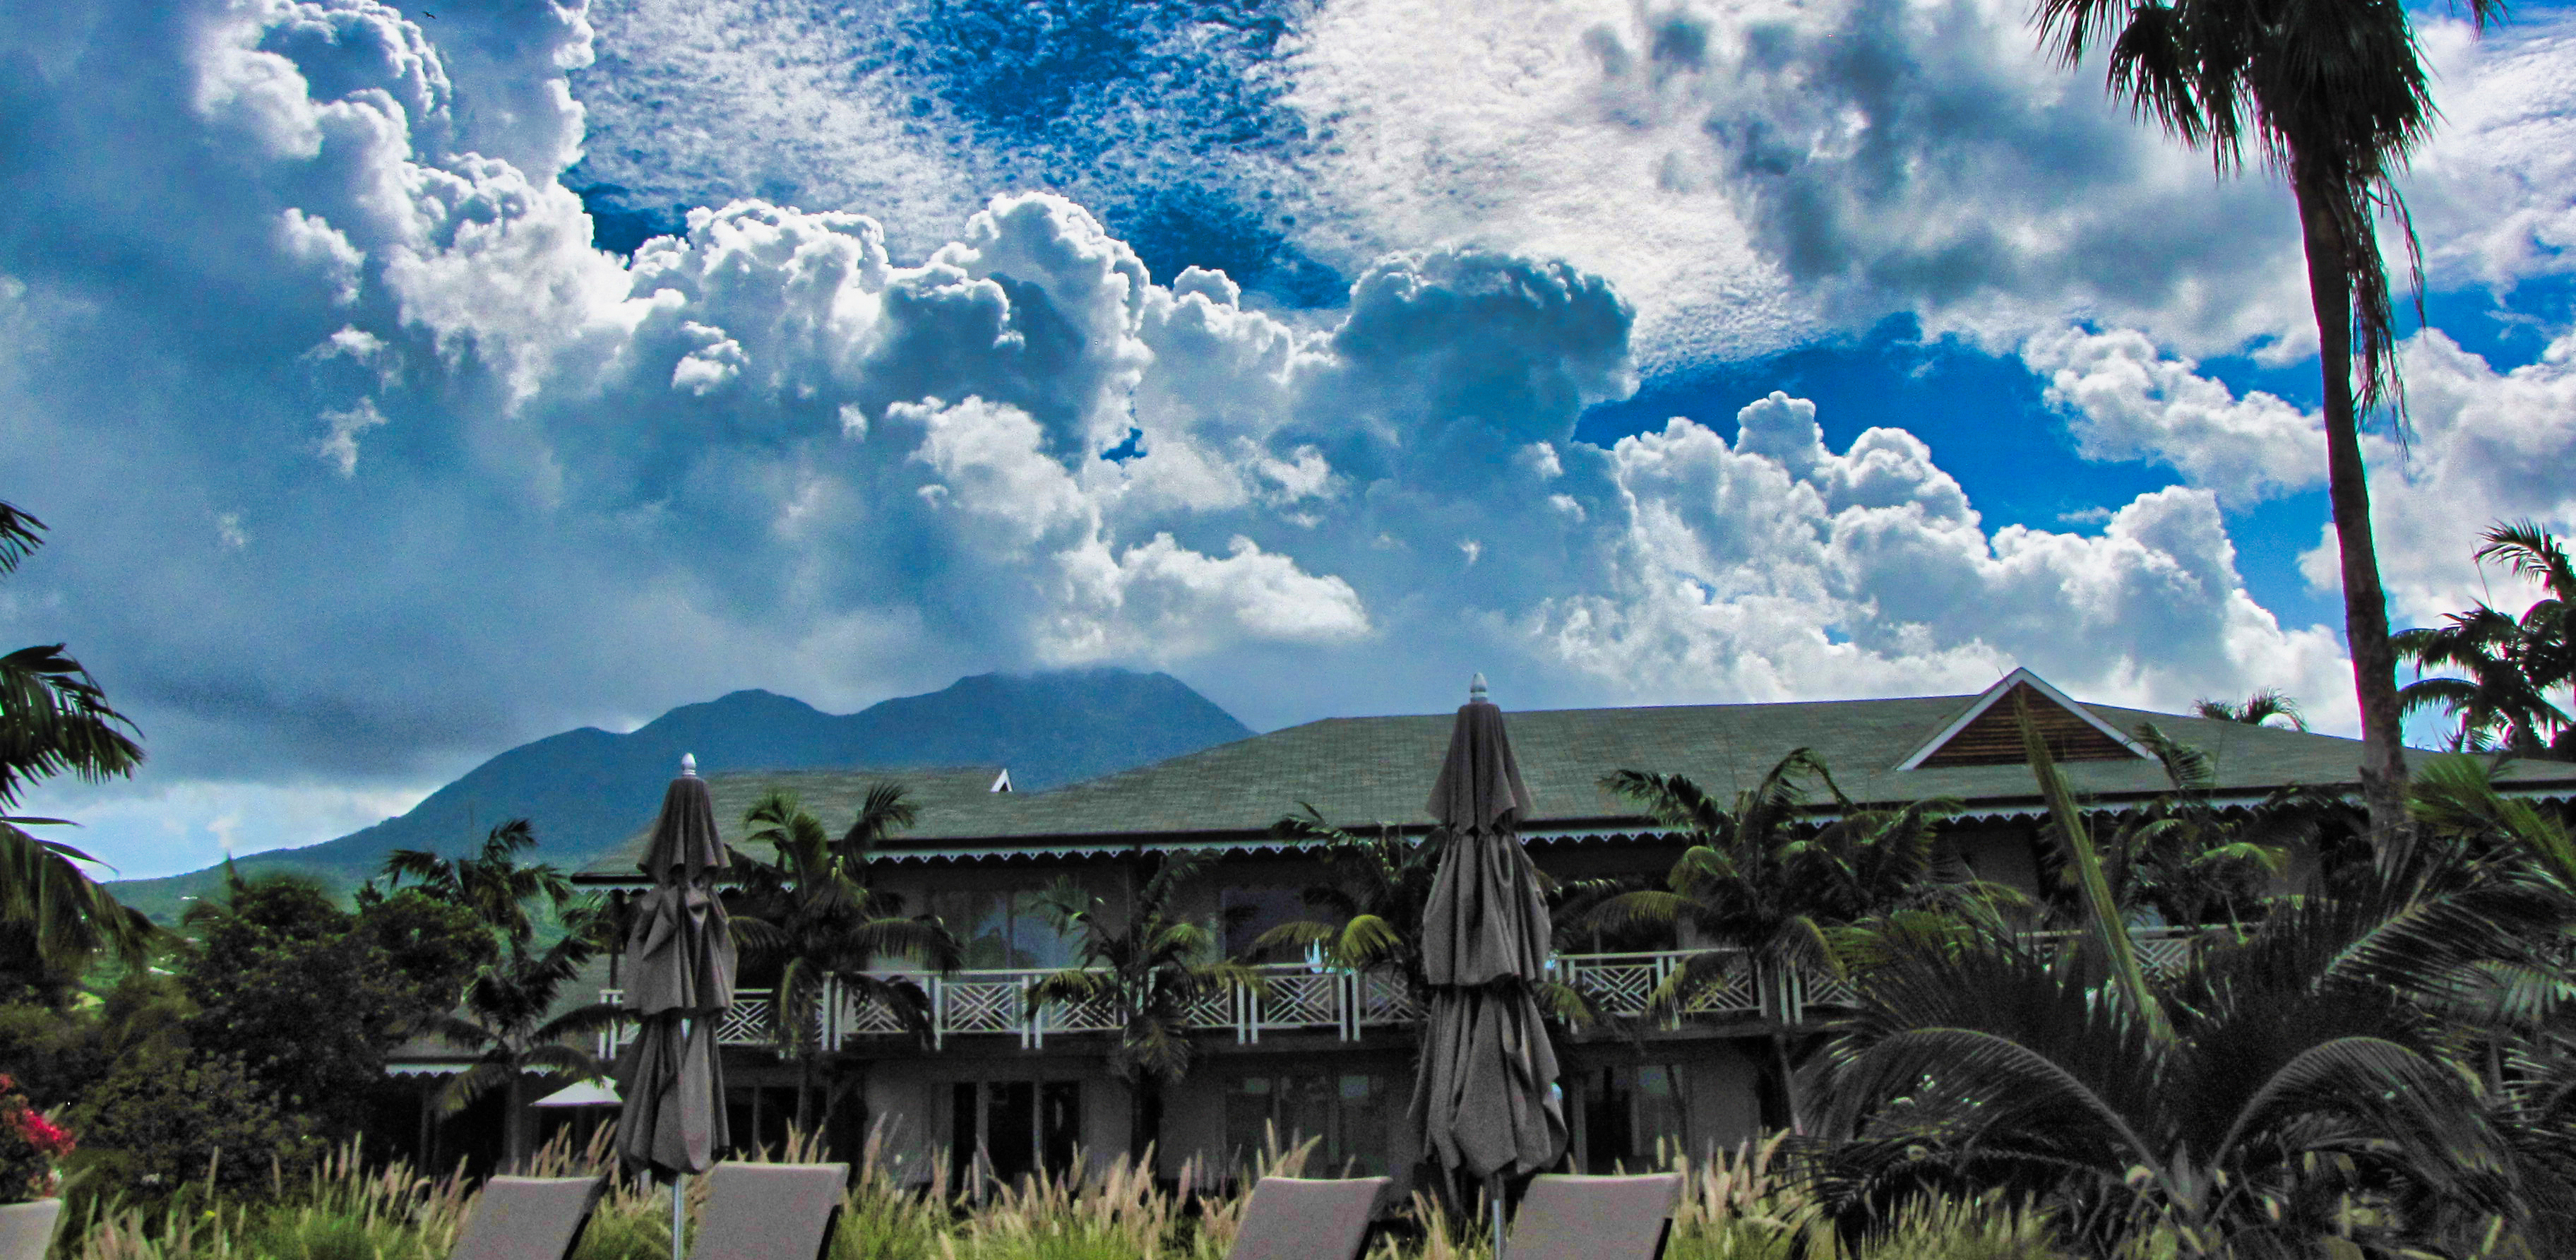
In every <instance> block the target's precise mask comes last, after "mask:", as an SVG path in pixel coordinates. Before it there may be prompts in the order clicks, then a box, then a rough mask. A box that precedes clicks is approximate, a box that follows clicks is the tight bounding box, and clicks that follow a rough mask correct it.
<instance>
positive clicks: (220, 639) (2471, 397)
mask: <svg viewBox="0 0 2576 1260" xmlns="http://www.w3.org/2000/svg"><path fill="white" fill-rule="evenodd" d="M2418 17H2419V22H2420V28H2419V29H2420V31H2421V33H2422V38H2423V40H2424V45H2425V50H2426V54H2427V57H2428V59H2429V60H2430V61H2431V63H2432V64H2433V65H2434V67H2435V69H2436V70H2437V73H2438V75H2439V79H2438V88H2437V92H2438V98H2439V101H2440V104H2441V106H2442V108H2443V110H2444V113H2445V121H2444V123H2443V126H2442V128H2441V129H2440V131H2439V132H2438V133H2437V135H2436V137H2435V139H2434V141H2433V142H2432V144H2431V145H2430V146H2429V147H2428V148H2427V150H2426V151H2425V152H2424V153H2423V154H2422V155H2421V157H2420V159H2419V161H2418V162H2417V164H2416V166H2415V169H2414V170H2413V171H2412V172H2411V173H2410V174H2409V176H2408V177H2407V180H2406V183H2405V186H2404V187H2405V192H2406V195H2407V198H2408V201H2409V204H2410V205H2411V206H2412V207H2413V210H2414V214H2415V220H2416V225H2417V228H2418V230H2419V232H2420V234H2421V238H2422V242H2423V257H2424V263H2425V268H2426V276H2427V289H2428V293H2427V301H2426V320H2425V327H2424V328H2423V329H2421V330H2415V329H2413V326H2412V323H2411V321H2410V337H2409V339H2408V341H2407V342H2406V344H2405V347H2404V351H2403V354H2404V359H2403V362H2404V367H2405V371H2406V376H2407V380H2408V383H2409V388H2410V399H2411V400H2412V413H2411V419H2412V428H2411V432H2410V434H2409V436H2408V440H2407V441H2406V442H2405V443H2404V444H2402V445H2401V444H2398V443H2395V442H2393V441H2390V440H2388V439H2387V437H2386V436H2385V435H2383V436H2382V437H2380V438H2375V439H2374V440H2373V442H2372V445H2371V451H2370V453H2371V457H2372V460H2373V465H2374V494H2375V495H2377V496H2378V504H2379V512H2380V523H2381V546H2382V548H2383V551H2384V553H2385V558H2386V563H2385V571H2386V574H2387V580H2388V582H2389V585H2390V590H2391V595H2392V602H2393V609H2394V613H2395V616H2396V618H2397V620H2398V621H2399V623H2400V624H2420V623H2423V622H2425V621H2428V620H2430V619H2432V618H2434V617H2437V616H2438V615H2439V614H2440V613H2441V612H2442V611H2445V610H2448V609H2453V608H2458V607H2461V606H2462V605H2463V603H2464V602H2465V601H2466V600H2469V599H2475V598H2491V599H2494V600H2496V601H2498V602H2501V603H2507V604H2512V603H2514V602H2515V601H2518V600H2520V599H2522V598H2525V596H2524V595H2523V594H2522V593H2521V592H2519V591H2517V590H2516V589H2514V587H2513V584H2512V583H2511V581H2510V580H2508V579H2504V578H2502V577H2501V576H2500V575H2495V574H2481V573H2479V572H2478V571H2477V570H2476V569H2475V567H2474V566H2472V565H2471V564H2470V563H2469V562H2468V553H2469V551H2470V550H2471V548H2472V547H2473V545H2474V540H2475V536H2476V533H2477V531H2478V530H2479V529H2481V528H2483V527H2484V526H2485V525H2486V524H2487V523H2489V522H2490V521H2493V520H2495V519H2499V518H2505V517H2522V516H2529V517H2532V518H2535V519H2538V520H2540V521H2542V522H2543V523H2544V524H2547V525H2550V526H2551V527H2553V528H2556V529H2560V530H2562V531H2564V530H2567V529H2570V528H2576V492H2571V484H2570V482H2569V480H2568V478H2567V477H2566V476H2565V475H2564V469H2565V468H2566V467H2568V466H2569V464H2570V458H2571V456H2576V332H2571V302H2572V301H2576V281H2571V278H2570V277H2571V275H2576V265H2571V258H2570V254H2569V248H2570V246H2571V244H2576V21H2571V19H2570V17H2569V14H2568V11H2567V10H2566V9H2565V8H2563V7H2529V8H2521V9H2517V10H2516V11H2515V13H2514V20H2513V22H2512V23H2511V24H2510V25H2508V26H2506V27H2504V28H2502V29H2500V30H2498V31H2494V32H2490V33H2489V34H2488V35H2487V36H2486V37H2485V38H2483V39H2480V38H2476V37H2475V36H2474V35H2473V33H2472V32H2470V31H2469V30H2467V28H2465V27H2464V26H2462V25H2460V24H2459V23H2458V22H2457V21H2456V20H2455V19H2454V18H2453V17H2451V16H2450V15H2449V13H2448V11H2447V10H2442V9H2439V8H2432V9H2426V10H2424V11H2422V12H2421V13H2419V14H2418ZM2026 23H2027V13H2026V11H2025V9H2024V7H2023V6H2021V5H2019V4H2017V3H2014V2H2013V0H1801V2H1800V3H1794V4H1792V3H1777V2H1774V0H1739V2H1737V3H1727V4H1721V3H1708V2H1702V0H1680V2H1676V3H1671V4H1635V3H1630V2H1629V0H1615V2H1613V0H1597V2H1596V0H1546V2H1545V3H1539V4H1535V5H1531V6H1490V5H1488V6H1473V5H1459V4H1450V3H1432V2H1430V0H1300V2H1297V3H1266V2H1262V0H1193V2H1187V3H1166V4H1137V3H1125V2H1122V0H1039V2H1037V3H1026V4H1011V5H995V4H988V3H972V2H969V0H900V2H897V3H885V4H865V5H828V4H800V3H794V2H790V3H777V2H775V0H758V2H754V0H740V2H735V0H696V2H692V3H681V2H679V0H616V2H613V3H612V2H611V0H599V2H598V3H593V4H587V5H585V4H583V3H581V2H580V0H451V2H449V3H441V4H435V5H433V6H431V7H430V8H421V7H419V6H417V5H409V6H396V5H388V4H384V3H379V2H378V0H255V2H253V3H246V4H245V3H230V2H226V0H75V2H73V3H45V4H37V3H32V2H30V0H0V135H5V136H8V137H12V138H13V139H12V140H10V141H9V142H7V143H0V497H6V498H8V499H9V500H10V501H12V502H15V503H18V504H20V505H21V506H23V507H26V508H28V509H29V510H32V511H34V512H36V513H37V514H38V515H40V516H42V517H43V518H44V519H45V520H46V521H47V522H48V523H49V524H50V525H51V526H52V527H53V532H52V541H51V543H50V545H49V546H48V548H47V549H46V551H44V552H43V553H42V554H40V555H39V556H38V557H37V558H36V559H35V560H34V561H31V562H30V563H29V564H28V565H27V566H25V567H24V569H22V571H21V572H20V573H19V574H18V575H17V576H15V577H14V578H12V579H11V580H10V581H9V582H8V583H7V584H5V585H0V635H5V636H9V639H8V641H11V642H35V641H48V642H49V641H53V640H55V639H64V640H68V641H69V642H70V643H71V645H72V647H73V649H74V650H75V651H76V652H77V653H78V654H79V655H80V656H81V657H82V659H84V660H85V661H86V662H88V663H89V664H90V665H91V666H92V668H93V669H94V670H95V671H96V672H97V673H98V675H99V677H100V678H101V680H102V681H103V682H104V683H105V684H106V685H107V686H108V687H109V688H110V690H111V693H112V694H113V695H115V696H116V697H117V699H118V700H119V702H120V703H121V704H123V705H124V706H125V707H126V708H127V709H128V710H129V711H130V712H132V713H133V714H134V715H135V716H136V718H137V719H138V721H139V722H140V723H141V724H142V726H143V728H144V730H145V733H146V735H147V737H148V742H149V748H150V751H151V755H152V760H151V762H150V764H149V766H148V768H147V769H146V771H145V772H144V773H143V774H142V775H141V776H138V777H137V778H136V779H135V780H134V781H132V782H130V783H118V784H112V785H107V786H104V787H99V788H78V787H64V788H58V789H53V790H50V791H49V792H48V793H46V794H45V795H44V797H43V798H42V799H41V800H39V801H37V802H35V804H36V805H37V806H38V807H39V809H40V810H41V811H45V812H58V813H63V814H67V815H70V816H73V817H77V818H80V819H82V820H83V821H84V822H85V823H86V824H88V826H87V830H86V831H85V833H84V835H83V839H84V841H85V842H86V843H89V844H91V845H92V846H93V847H95V848H97V849H98V850H99V851H100V852H101V853H102V854H103V855H104V856H107V857H109V858H110V859H111V860H113V861H115V862H117V863H118V864H119V866H120V867H122V868H123V869H124V870H125V871H126V872H127V873H130V874H151V873H157V872H161V871H168V870H176V869H184V868H187V867H192V866H197V865H202V864H203V863H205V862H207V861H209V860H212V859H213V858H214V857H215V856H217V855H218V854H219V852H220V849H221V847H222V846H223V845H224V844H227V843H229V844H232V845H234V846H236V847H238V848H240V849H242V850H244V851H248V850H252V849H259V848H268V847H274V846H277V845H284V844H300V843H310V842H313V841H317V840H321V839H327V838H329V837H330V836H333V835H336V834H340V833H342V832H345V831H347V830H350V829H353V828H355V827H357V826H361V825H364V824H366V823H368V822H371V821H374V820H375V819H376V818H379V817H382V816H383V815H385V814H387V813H390V812H396V811H399V810H400V809H402V808H404V807H405V806H407V805H408V804H409V803H410V802H411V801H413V800H415V799H417V798H418V796H419V795H421V794H422V793H424V792H426V791H427V790H428V789H429V788H431V787H434V786H436V785H437V784H438V783H440V782H443V781H444V780H445V779H447V778H449V777H452V776H453V775H454V774H456V773H458V772H459V771H461V770H463V769H464V768H466V767H468V766H470V765H472V764H473V763H474V762H476V761H478V760H480V759H481V758H483V757H485V756H488V755H490V754H491V753H493V752H495V751H498V750H500V749H502V748H505V747H508V746H510V745H512V744H514V743H517V742H520V741H523V740H525V739H529V738H533V737H536V736H539V735H543V734H546V733H549V732H552V731H555V730H559V729H563V728H565V727H569V726H573V725H579V724H585V723H588V724H597V725H603V726H609V727H612V728H621V727H625V726H630V725H632V724H634V723H637V722H640V721H642V720H644V719H647V718H649V717H651V716H652V715H653V714H655V713H657V712H659V711H660V710H661V709H663V708H666V707H668V706H670V705H672V704H676V703H683V702H686V701H690V700H696V699H703V698H706V697H708V696H711V695H715V694H718V693H720V692H722V691H725V690H728V689H731V688H735V687H745V686H759V687H767V688H770V689H773V690H777V691H781V692H786V693H789V694H794V695H797V696H800V697H802V698H805V699H807V700H809V701H812V702H814V703H817V704H819V705H823V706H825V707H827V708H834V709H842V710H846V709H851V708H856V707H858V706H861V705H864V704H866V703H869V702H872V701H874V700H877V699H881V698H884V697H886V696H889V695H896V694H905V693H909V692H916V691H921V690H927V689H931V688H935V687H937V686H940V685H943V684H945V683H946V682H947V681H949V680H950V679H951V678H953V677H955V676H956V675H958V674H962V673H970V672H980V671H984V670H993V669H1005V670H1010V669H1036V668H1047V667H1054V666H1067V665H1080V664H1097V663H1108V664H1123V665H1131V666H1136V667H1140V668H1159V669H1167V670H1170V671H1171V672H1173V673H1175V674H1176V675H1178V676H1179V677H1181V678H1183V679H1184V680H1186V681H1188V682H1190V683H1191V684H1193V685H1194V686H1197V687H1199V688H1200V689H1201V690H1202V691H1205V692H1206V693H1207V694H1208V695H1210V696H1211V697H1212V698H1214V699H1216V700H1217V701H1218V702H1219V703H1221V704H1224V705H1225V706H1227V707H1228V708H1229V709H1231V710H1232V711H1234V712H1235V713H1237V714H1238V715H1240V716H1241V717H1243V718H1244V719H1245V720H1246V721H1248V722H1250V723H1252V724H1253V725H1255V726H1256V727H1261V728H1268V727H1274V726H1278V725H1284V724H1287V723H1291V722H1297V721H1304V720H1308V719H1312V718H1316V717H1322V716H1329V715H1335V714H1350V713H1366V712H1388V711H1423V710H1431V709H1437V708H1443V707H1446V706H1447V705H1449V704H1452V703H1454V702H1455V699H1456V693H1457V690H1458V687H1459V680H1460V679H1462V678H1464V677H1465V676H1466V675H1467V674H1468V673H1469V672H1472V671H1478V670H1481V671H1483V672H1485V673H1487V674H1489V675H1491V676H1492V677H1493V678H1494V680H1495V684H1496V689H1497V694H1498V696H1499V697H1500V698H1501V699H1503V700H1504V701H1505V702H1506V703H1507V705H1511V706H1518V707H1534V706H1541V705H1574V704H1630V703H1664V702H1679V701H1702V700H1767V699H1786V698H1801V697H1821V696H1856V695H1885V694H1907V693H1913V694H1920V693H1927V692H1961V691H1972V690H1976V689H1978V688H1980V687H1982V686H1983V685H1985V683H1987V682H1989V681H1991V680H1992V679H1993V678H1995V677H1997V676H1999V675H2000V674H2001V673H2002V672H2004V671H2006V670H2008V669H2010V668H2011V667H2012V666H2014V665H2017V664H2020V665H2028V666H2030V667H2032V668H2034V669H2037V670H2038V671H2040V672H2041V673H2042V674H2043V675H2045V676H2047V677H2049V678H2050V679H2051V680H2052V681H2054V682H2056V683H2058V684H2059V685H2061V686H2063V687H2065V688H2067V689H2068V690H2069V691H2071V692H2073V693H2075V694H2077V695H2079V696H2087V697H2092V698H2097V699H2102V700H2106V701H2115V702H2122V703H2131V704H2142V705H2148V706H2154V707H2168V708H2179V707H2182V706H2187V705H2188V704H2189V703H2190V702H2191V701H2192V700H2194V699H2196V698H2199V697H2203V696H2230V697H2232V696H2241V695H2243V694H2245V693H2247V692H2249V691H2251V690H2253V689H2254V688H2257V687H2266V686H2270V687H2281V688H2284V689H2286V690H2288V691H2290V692H2291V693H2292V694H2294V695H2296V696H2298V697H2299V698H2300V699H2302V700H2303V701H2304V702H2305V703H2306V704H2307V706H2308V708H2309V710H2310V712H2311V713H2312V715H2313V716H2314V717H2315V718H2316V720H2317V721H2318V722H2319V724H2320V725H2321V726H2323V727H2325V728H2328V729H2350V727H2351V725H2352V706H2351V702H2350V699H2349V685H2348V674H2347V673H2346V667H2345V665H2344V661H2343V657H2342V646H2341V637H2340V631H2339V626H2340V604H2339V596H2338V595H2337V594H2336V593H2335V591H2334V590H2333V588H2332V585H2331V583H2332V578H2333V573H2332V565H2331V555H2330V552H2328V551H2326V550H2322V549H2321V547H2320V544H2321V542H2322V541H2323V537H2324V535H2323V530H2324V527H2325V507H2324V502H2323V492H2322V458H2321V455H2320V454H2319V448H2320V439H2319V438H2318V436H2317V428H2316V421H2315V417H2314V415H2313V407H2314V406H2315V397H2316V385H2315V371H2316V362H2315V359H2314V357H2313V354H2312V353H2311V352H2310V350H2309V347H2310V345H2311V344H2312V342H2313V330H2312V328H2311V327H2310V326H2309V325H2308V323H2307V320H2308V315H2307V311H2306V309H2305V302H2304V292H2303V288H2302V284H2301V277H2300V271H2299V258H2298V251H2297V238H2296V235H2295V229H2294V225H2293V224H2292V222H2291V219H2290V215H2289V207H2288V202H2287V197H2286V195H2285V194H2284V192H2283V191H2282V189H2281V188H2280V187H2279V185H2278V184H2277V182H2276V181H2274V180H2271V179H2269V178H2268V177H2266V176H2264V175H2263V174H2262V173H2261V172H2259V171H2257V172H2254V173H2252V174H2249V175H2247V176H2244V177H2241V178H2235V179H2230V180H2223V181H2222V180H2219V179H2217V178H2215V177H2214V176H2213V175H2212V173H2211V171H2210V168H2209V166H2208V163H2207V161H2206V159H2205V158H2203V157H2200V156H2198V155H2194V154H2189V153H2186V152H2183V151H2181V150H2179V149H2178V148H2177V147H2176V146H2174V145H2172V144H2171V143H2169V142H2168V141H2166V140H2165V139H2164V138H2162V137H2161V136H2159V135H2158V134H2156V133H2155V132H2154V131H2152V130H2151V129H2147V128H2142V127H2139V126H2137V125H2135V124H2134V123H2133V122H2132V121H2131V120H2129V119H2128V118H2127V117H2126V115H2125V112H2124V111H2122V110H2120V109H2118V108H2116V107H2114V106H2112V105H2110V104H2108V103H2106V102H2105V101H2104V100H2103V97H2102V93H2101V78H2102V76H2101V68H2100V67H2099V66H2098V65H2085V66H2078V67H2075V68H2074V69H2072V70H2068V69H2063V68H2060V67H2057V66H2055V65H2053V64H2050V63H2048V62H2046V61H2045V60H2043V59H2041V58H2039V57H2037V56H2036V55H2034V53H2033V51H2032V38H2031V34H2030V31H2029V29H2028V27H2027V24H2026Z"/></svg>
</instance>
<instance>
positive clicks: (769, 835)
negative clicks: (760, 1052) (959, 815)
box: [734, 783, 958, 1118]
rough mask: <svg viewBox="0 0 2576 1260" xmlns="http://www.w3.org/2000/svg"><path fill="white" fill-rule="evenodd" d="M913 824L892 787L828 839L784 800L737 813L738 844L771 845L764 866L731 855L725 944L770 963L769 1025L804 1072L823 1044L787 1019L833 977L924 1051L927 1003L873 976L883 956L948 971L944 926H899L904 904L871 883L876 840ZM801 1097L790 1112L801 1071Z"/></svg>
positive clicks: (874, 793) (953, 951)
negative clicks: (772, 1010) (733, 869)
mask: <svg viewBox="0 0 2576 1260" xmlns="http://www.w3.org/2000/svg"><path fill="white" fill-rule="evenodd" d="M912 819H914V812H912V804H909V801H907V799H904V788H902V783H873V786H868V799H866V804H860V809H858V817H855V819H853V822H850V830H845V832H842V835H840V837H837V840H835V837H832V835H829V832H824V825H822V819H817V817H814V814H809V812H806V809H804V804H801V801H799V799H796V796H793V794H786V791H773V794H768V796H762V799H760V801H757V804H752V809H750V812H747V814H742V822H744V825H747V827H755V830H752V832H750V835H747V837H744V843H750V845H765V848H770V853H773V861H757V858H750V855H742V853H737V855H734V863H737V879H739V894H737V899H734V935H737V938H739V940H742V946H744V948H747V951H750V953H752V959H760V961H768V964H775V966H778V984H775V987H773V989H775V1000H778V1020H775V1026H778V1028H788V1031H793V1033H796V1036H793V1038H791V1041H788V1044H786V1046H781V1049H783V1051H786V1054H791V1056H796V1059H801V1062H804V1067H806V1069H811V1062H814V1059H817V1056H819V1054H822V1046H817V1041H814V1036H811V1031H814V1028H811V1023H809V1020H806V1018H801V1015H793V1013H804V1010H811V1007H814V1002H817V997H819V992H822V984H824V982H827V979H840V984H842V987H845V989H850V992H853V995H855V997H860V1000H863V1002H876V1005H881V1007H886V1010H891V1013H894V1018H896V1020H899V1023H902V1026H904V1031H909V1033H912V1036H914V1038H917V1041H920V1044H925V1046H927V1044H930V995H927V992H925V989H922V987H920V984H917V982H912V979H907V977H884V974H876V971H873V966H876V964H878V961H881V959H902V961H907V964H925V966H935V969H940V971H948V969H953V966H956V964H958V943H956V938H953V935H951V933H948V928H943V925H940V922H935V920H927V917H902V897H894V894H886V892H881V889H876V886H873V884H871V866H868V855H871V853H873V850H876V845H878V840H884V837H889V835H894V832H899V830H902V827H909V825H912ZM799 1093H801V1098H799V1113H801V1116H806V1118H809V1111H811V1105H809V1103H811V1072H806V1080H804V1085H801V1090H799Z"/></svg>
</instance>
